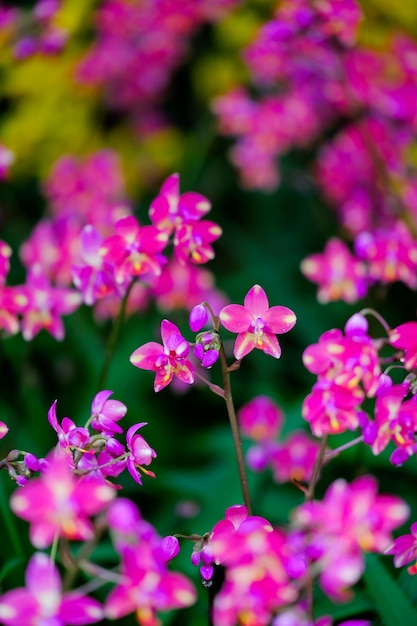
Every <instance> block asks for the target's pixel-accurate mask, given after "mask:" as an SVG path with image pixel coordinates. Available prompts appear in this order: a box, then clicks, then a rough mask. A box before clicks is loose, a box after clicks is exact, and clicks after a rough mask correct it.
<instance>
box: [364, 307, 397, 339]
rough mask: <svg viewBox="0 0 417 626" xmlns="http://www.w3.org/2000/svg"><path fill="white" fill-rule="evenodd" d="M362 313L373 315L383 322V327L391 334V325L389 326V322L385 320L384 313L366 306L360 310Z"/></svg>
mask: <svg viewBox="0 0 417 626" xmlns="http://www.w3.org/2000/svg"><path fill="white" fill-rule="evenodd" d="M360 314H361V315H372V316H373V317H374V318H375V319H377V320H378V322H379V323H380V324H381V326H382V327H383V329H384V330H385V332H386V333H387V335H389V333H390V327H389V326H388V324H387V323H386V321H385V320H384V318H383V317H382V315H380V314H379V313H378V311H375V310H374V309H371V308H370V307H366V308H365V309H362V310H361V311H360Z"/></svg>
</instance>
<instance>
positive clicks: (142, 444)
mask: <svg viewBox="0 0 417 626" xmlns="http://www.w3.org/2000/svg"><path fill="white" fill-rule="evenodd" d="M146 424H147V422H142V423H140V424H134V425H133V426H131V427H130V428H129V430H128V431H127V433H126V443H127V447H128V449H129V451H130V454H129V456H128V457H127V469H128V472H129V474H130V475H131V476H132V478H133V480H135V481H136V482H137V483H139V485H141V484H142V479H141V476H140V473H139V470H142V472H144V473H145V474H148V475H149V476H152V478H154V477H155V474H154V473H153V472H151V471H150V470H146V469H145V468H144V467H143V466H144V465H150V464H151V463H152V459H154V458H155V457H156V452H155V450H153V449H152V448H151V447H150V445H149V444H148V443H147V441H145V439H144V438H143V437H142V436H141V435H136V431H137V430H139V428H142V426H146Z"/></svg>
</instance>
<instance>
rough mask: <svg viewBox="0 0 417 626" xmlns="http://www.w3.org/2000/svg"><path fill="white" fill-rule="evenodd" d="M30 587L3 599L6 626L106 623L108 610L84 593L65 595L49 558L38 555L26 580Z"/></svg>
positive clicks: (1, 619) (0, 614)
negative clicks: (105, 615)
mask: <svg viewBox="0 0 417 626" xmlns="http://www.w3.org/2000/svg"><path fill="white" fill-rule="evenodd" d="M25 582H26V586H25V587H24V588H23V587H19V588H17V589H13V590H11V591H7V592H6V593H5V594H3V595H2V596H0V623H1V624H4V626H22V624H25V626H41V625H45V626H67V625H68V626H71V625H74V626H75V625H77V626H82V625H83V624H95V623H97V622H99V621H100V620H102V619H103V617H104V610H103V608H102V606H101V605H100V604H99V602H97V600H94V599H93V598H89V597H88V596H85V595H84V594H82V593H81V592H77V591H70V592H67V593H63V592H62V583H61V578H60V575H59V572H58V569H57V567H56V566H55V565H54V564H53V563H52V562H51V560H50V558H49V556H48V555H47V554H44V553H43V552H36V553H35V554H34V555H33V557H32V558H31V560H30V562H29V564H28V567H27V570H26V577H25Z"/></svg>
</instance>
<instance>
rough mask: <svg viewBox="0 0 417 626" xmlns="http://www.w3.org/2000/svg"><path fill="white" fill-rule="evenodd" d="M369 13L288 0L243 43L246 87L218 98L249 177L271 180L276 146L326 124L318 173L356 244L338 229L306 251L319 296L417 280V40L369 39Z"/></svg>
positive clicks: (287, 145) (276, 177) (301, 139)
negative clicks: (416, 62) (361, 39)
mask: <svg viewBox="0 0 417 626" xmlns="http://www.w3.org/2000/svg"><path fill="white" fill-rule="evenodd" d="M362 19H363V16H362V14H361V9H360V6H359V4H358V3H357V2H356V0H343V2H341V1H340V0H331V1H329V2H317V3H314V4H312V3H310V2H308V1H307V0H297V1H294V0H286V1H285V2H282V3H280V4H279V7H278V8H277V9H276V11H275V13H274V15H273V17H272V18H271V19H270V21H268V22H267V23H266V24H264V25H263V26H262V27H261V28H260V29H259V31H258V33H257V34H256V36H255V38H254V40H253V41H252V43H251V44H250V45H249V46H248V47H247V48H246V49H245V50H244V53H243V57H244V61H245V63H246V65H247V67H248V70H249V73H250V82H251V85H250V87H248V88H245V87H243V86H241V87H236V88H234V90H232V91H231V92H229V93H226V94H223V95H221V96H220V97H218V98H217V99H216V100H215V101H214V103H213V109H214V112H215V114H216V115H217V117H218V121H219V129H220V132H222V133H223V134H226V135H229V136H233V137H235V138H236V143H235V144H234V146H233V148H232V150H231V155H230V156H231V160H232V161H233V163H234V165H235V166H236V167H237V169H238V170H239V172H240V176H241V181H242V184H243V185H244V186H246V187H250V188H258V189H273V188H275V187H276V186H277V185H278V184H279V182H280V173H279V169H278V168H279V166H278V165H277V158H276V157H277V156H281V155H283V154H285V153H286V152H288V151H289V150H291V149H294V148H295V149H298V148H300V147H301V148H302V147H306V146H309V145H311V144H312V143H313V142H317V140H318V138H319V137H320V135H324V140H322V144H321V145H320V147H319V150H318V151H317V158H316V162H315V164H314V165H313V167H312V168H311V170H312V174H313V176H314V179H315V182H316V183H317V185H318V187H319V189H320V191H322V193H323V196H324V197H325V199H326V200H327V201H328V202H329V203H330V205H331V206H334V207H335V210H336V212H337V216H338V218H339V221H340V224H341V226H342V228H343V229H344V232H345V234H346V236H347V237H348V238H350V239H354V243H353V247H354V253H352V252H351V251H350V250H349V248H348V247H347V245H346V244H345V243H344V242H343V241H341V240H339V239H337V238H332V239H331V241H329V242H328V243H327V245H326V246H325V250H324V252H322V253H315V254H312V255H310V256H309V257H308V258H306V259H305V260H304V262H303V263H302V265H301V269H302V272H303V273H304V274H305V276H306V277H307V278H308V279H309V280H311V281H313V282H315V283H317V284H318V287H319V290H318V299H319V301H320V302H328V301H331V300H339V299H342V300H345V301H346V302H348V303H352V302H356V301H357V300H358V299H361V298H363V297H364V296H365V295H366V293H367V291H368V288H369V287H370V286H371V285H373V284H374V283H375V282H382V283H392V282H395V281H401V282H404V283H405V284H406V285H408V286H409V287H410V288H412V289H415V288H416V287H417V283H416V278H415V276H416V270H417V266H416V263H417V261H416V256H417V255H416V246H417V241H416V239H415V230H416V227H415V224H416V193H415V190H416V183H417V172H416V168H415V166H413V164H412V161H411V159H410V153H411V151H412V147H413V145H414V140H415V130H416V121H415V111H414V108H413V104H412V103H413V102H414V101H415V99H416V95H417V80H416V75H415V69H414V66H413V61H412V59H413V58H414V57H415V55H416V50H417V48H416V43H415V42H414V41H413V40H411V39H409V38H407V37H405V36H404V35H401V36H400V35H396V36H394V37H392V38H391V39H390V40H389V41H386V42H385V47H384V48H383V47H381V48H380V49H370V48H365V47H364V46H363V45H361V44H360V43H358V41H357V32H358V27H359V24H360V23H361V21H362ZM253 93H255V96H254V95H252V94H253ZM334 129H336V130H334Z"/></svg>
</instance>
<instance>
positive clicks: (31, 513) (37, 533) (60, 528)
mask: <svg viewBox="0 0 417 626" xmlns="http://www.w3.org/2000/svg"><path fill="white" fill-rule="evenodd" d="M114 496H115V490H114V489H113V488H112V487H110V486H108V485H103V484H102V483H101V482H99V481H95V480H88V481H80V480H77V478H76V477H75V476H74V473H73V471H72V469H71V468H70V467H69V465H68V463H67V460H66V458H65V457H63V456H56V457H54V456H52V457H51V458H50V459H49V465H48V467H47V468H46V469H45V471H44V472H43V473H42V474H41V476H40V477H39V478H34V479H33V480H31V481H29V482H28V483H27V484H26V485H25V488H24V489H19V490H18V491H15V492H14V493H13V495H12V497H11V500H10V506H11V508H12V511H13V512H14V513H15V515H17V516H18V517H21V518H22V519H25V520H26V521H28V522H29V523H30V524H31V527H30V540H31V542H32V544H33V545H34V546H35V548H38V549H43V548H47V547H48V546H49V545H51V543H52V541H53V540H54V538H55V537H66V538H67V539H83V540H87V539H91V538H92V537H93V536H94V530H93V524H92V522H91V521H90V517H91V516H92V515H95V514H97V513H99V512H100V511H102V510H103V509H104V508H105V507H106V506H107V505H108V504H109V502H110V501H111V500H112V499H113V498H114Z"/></svg>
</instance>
